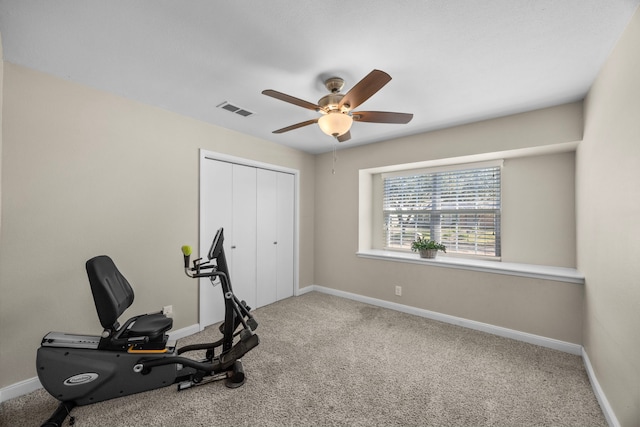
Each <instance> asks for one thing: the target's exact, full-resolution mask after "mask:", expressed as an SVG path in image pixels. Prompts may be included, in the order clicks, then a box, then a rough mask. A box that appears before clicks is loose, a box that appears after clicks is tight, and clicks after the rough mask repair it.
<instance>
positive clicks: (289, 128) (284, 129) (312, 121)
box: [273, 119, 318, 133]
mask: <svg viewBox="0 0 640 427" xmlns="http://www.w3.org/2000/svg"><path fill="white" fill-rule="evenodd" d="M314 123H318V119H313V120H307V121H306V122H300V123H296V124H295V125H291V126H287V127H286V128H282V129H278V130H274V131H273V133H284V132H289V131H290V130H294V129H298V128H301V127H305V126H309V125H312V124H314Z"/></svg>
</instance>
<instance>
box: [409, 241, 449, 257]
mask: <svg viewBox="0 0 640 427" xmlns="http://www.w3.org/2000/svg"><path fill="white" fill-rule="evenodd" d="M411 250H412V251H414V252H419V253H420V258H431V259H433V258H435V257H436V254H437V253H438V251H442V252H444V253H447V248H446V246H445V245H443V244H442V243H438V242H436V241H435V240H429V239H425V238H423V237H422V236H418V237H416V240H414V241H413V242H412V243H411Z"/></svg>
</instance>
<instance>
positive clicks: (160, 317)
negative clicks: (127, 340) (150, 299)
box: [127, 313, 173, 339]
mask: <svg viewBox="0 0 640 427" xmlns="http://www.w3.org/2000/svg"><path fill="white" fill-rule="evenodd" d="M172 326H173V319H172V318H170V317H166V316H165V315H164V314H161V313H156V314H147V315H144V316H140V317H138V318H137V319H136V321H135V322H134V323H133V325H132V326H131V327H130V328H129V331H128V332H127V335H128V336H130V337H145V336H148V337H149V338H151V339H153V338H156V337H158V336H160V335H164V333H165V332H166V331H168V330H169V329H171V327H172Z"/></svg>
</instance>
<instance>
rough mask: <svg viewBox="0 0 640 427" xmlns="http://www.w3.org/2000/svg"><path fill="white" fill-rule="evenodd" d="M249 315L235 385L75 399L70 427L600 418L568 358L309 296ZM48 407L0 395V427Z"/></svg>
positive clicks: (44, 401)
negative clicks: (251, 328) (249, 339)
mask: <svg viewBox="0 0 640 427" xmlns="http://www.w3.org/2000/svg"><path fill="white" fill-rule="evenodd" d="M255 315H256V318H257V319H258V321H259V322H260V326H259V328H258V330H257V333H258V334H259V336H260V341H261V343H260V345H259V346H258V347H256V348H255V349H254V350H252V351H251V352H250V353H248V354H247V355H246V356H245V357H244V359H243V364H244V368H245V372H246V374H247V383H246V384H245V385H244V386H243V387H241V388H238V389H233V390H232V389H228V388H226V387H225V386H224V384H223V383H222V382H216V383H212V384H207V385H204V386H201V387H196V388H192V389H188V390H185V391H182V392H177V391H176V387H175V386H170V387H166V388H163V389H158V390H154V391H151V392H147V393H141V394H138V395H134V396H128V397H123V398H119V399H113V400H110V401H106V402H100V403H96V404H93V405H89V406H82V407H78V408H76V409H74V411H73V415H75V417H76V423H75V425H76V426H78V427H85V426H86V427H89V426H114V427H115V426H577V427H578V426H579V427H587V426H606V425H607V423H606V421H605V419H604V416H603V414H602V411H601V409H600V407H599V406H598V403H597V401H596V398H595V396H594V394H593V391H592V389H591V385H590V384H589V380H588V378H587V374H586V371H585V368H584V365H583V362H582V359H581V358H580V357H579V356H574V355H570V354H566V353H562V352H559V351H555V350H551V349H547V348H542V347H537V346H534V345H531V344H526V343H522V342H519V341H514V340H510V339H506V338H502V337H497V336H493V335H490V334H486V333H482V332H478V331H473V330H469V329H465V328H462V327H457V326H453V325H449V324H445V323H440V322H436V321H432V320H428V319H424V318H421V317H416V316H412V315H408V314H404V313H399V312H396V311H393V310H388V309H383V308H379V307H374V306H370V305H367V304H363V303H359V302H355V301H351V300H347V299H342V298H338V297H334V296H329V295H325V294H321V293H316V292H311V293H308V294H305V295H303V296H301V297H294V298H289V299H286V300H283V301H279V302H277V303H275V304H272V305H270V306H267V307H262V308H260V309H257V310H256V311H255ZM218 336H219V332H218V331H217V328H215V327H211V328H207V329H206V330H205V331H203V332H201V333H199V334H196V335H193V336H191V337H189V338H186V339H183V340H181V341H180V343H179V344H180V345H186V344H191V343H195V342H206V341H212V340H214V339H217V338H218ZM56 406H57V401H56V400H55V399H53V398H52V397H50V396H49V395H48V394H47V393H46V392H45V391H43V390H38V391H36V392H33V393H30V394H28V395H25V396H22V397H19V398H16V399H12V400H10V401H7V402H4V403H3V404H2V405H1V406H0V425H2V426H39V425H40V424H41V423H42V422H43V421H44V420H46V419H47V418H48V417H49V416H50V414H51V413H52V411H53V410H54V409H55V408H56Z"/></svg>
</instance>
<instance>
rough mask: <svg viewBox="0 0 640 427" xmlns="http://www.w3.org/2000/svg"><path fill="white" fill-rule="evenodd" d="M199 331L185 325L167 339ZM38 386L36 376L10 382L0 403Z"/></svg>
mask: <svg viewBox="0 0 640 427" xmlns="http://www.w3.org/2000/svg"><path fill="white" fill-rule="evenodd" d="M199 331H200V325H199V324H195V325H191V326H187V327H186V328H181V329H177V330H175V331H171V332H169V339H172V340H179V339H181V338H185V337H188V336H189V335H193V334H195V333H197V332H199ZM40 388H42V384H40V380H39V379H38V377H34V378H29V379H28V380H24V381H20V382H18V383H15V384H11V385H10V386H7V387H4V388H0V403H1V402H5V401H7V400H9V399H13V398H14V397H20V396H22V395H25V394H28V393H31V392H32V391H36V390H38V389H40Z"/></svg>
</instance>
